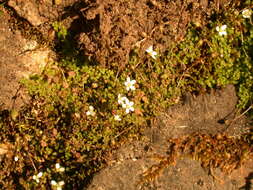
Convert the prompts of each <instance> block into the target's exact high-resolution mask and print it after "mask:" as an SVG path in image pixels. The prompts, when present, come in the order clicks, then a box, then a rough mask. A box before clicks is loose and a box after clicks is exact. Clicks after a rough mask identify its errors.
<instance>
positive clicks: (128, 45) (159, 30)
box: [79, 0, 232, 68]
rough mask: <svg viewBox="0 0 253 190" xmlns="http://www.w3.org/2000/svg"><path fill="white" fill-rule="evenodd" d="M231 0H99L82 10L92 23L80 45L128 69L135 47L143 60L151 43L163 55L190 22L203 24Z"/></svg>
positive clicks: (103, 61) (99, 58) (86, 51)
mask: <svg viewBox="0 0 253 190" xmlns="http://www.w3.org/2000/svg"><path fill="white" fill-rule="evenodd" d="M86 2H90V1H88V0H86ZM92 2H93V1H92ZM231 2H232V1H226V0H223V1H208V0H198V1H196V0H188V1H182V0H176V1H164V0H139V1H135V0H120V1H119V0H107V1H104V0H96V1H95V2H94V3H90V4H89V6H86V7H84V8H82V9H80V11H81V13H82V17H83V18H82V19H83V20H85V22H86V24H89V27H85V28H84V29H83V30H84V31H83V32H82V33H81V34H80V36H79V41H80V45H81V47H82V49H83V50H84V51H83V52H84V54H85V55H87V56H89V57H91V58H93V59H95V60H96V61H98V62H99V63H101V64H103V65H107V66H108V64H110V66H112V65H115V66H118V67H120V68H124V65H125V64H126V63H127V61H128V58H129V54H130V52H131V51H132V50H133V49H137V50H138V53H139V56H140V57H141V59H144V56H143V54H144V53H145V49H147V47H148V46H150V45H153V46H154V48H155V49H157V50H159V53H160V54H163V53H164V52H165V51H166V50H167V49H168V47H169V46H171V45H172V44H173V42H179V41H180V40H182V39H183V38H184V35H185V32H186V29H187V27H188V25H189V23H194V24H196V25H199V26H201V25H202V24H204V23H205V21H206V18H208V17H209V16H210V15H211V13H212V11H213V10H217V9H226V7H228V6H232V3H231ZM111 64H112V65H111Z"/></svg>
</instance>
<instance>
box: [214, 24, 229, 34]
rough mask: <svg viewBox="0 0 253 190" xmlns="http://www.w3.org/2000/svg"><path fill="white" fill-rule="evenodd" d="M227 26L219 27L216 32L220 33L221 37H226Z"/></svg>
mask: <svg viewBox="0 0 253 190" xmlns="http://www.w3.org/2000/svg"><path fill="white" fill-rule="evenodd" d="M226 29H227V25H222V26H217V27H216V31H217V32H219V35H220V36H226V35H227V31H226Z"/></svg>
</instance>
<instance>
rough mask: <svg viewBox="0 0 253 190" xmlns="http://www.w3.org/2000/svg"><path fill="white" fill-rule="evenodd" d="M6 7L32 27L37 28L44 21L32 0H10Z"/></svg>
mask: <svg viewBox="0 0 253 190" xmlns="http://www.w3.org/2000/svg"><path fill="white" fill-rule="evenodd" d="M8 5H9V6H10V7H12V8H13V9H15V11H16V12H17V14H18V15H19V16H20V17H23V18H25V19H26V20H27V21H29V22H30V23H31V24H32V25H33V26H39V25H41V24H43V23H44V22H45V21H46V20H45V18H43V17H41V16H40V14H39V10H38V6H37V3H36V2H35V1H34V0H10V1H9V2H8Z"/></svg>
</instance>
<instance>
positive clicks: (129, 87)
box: [124, 77, 136, 91]
mask: <svg viewBox="0 0 253 190" xmlns="http://www.w3.org/2000/svg"><path fill="white" fill-rule="evenodd" d="M135 83H136V81H135V80H131V79H130V78H129V77H127V81H126V82H125V83H124V84H125V86H126V90H127V91H129V90H135V87H134V84H135Z"/></svg>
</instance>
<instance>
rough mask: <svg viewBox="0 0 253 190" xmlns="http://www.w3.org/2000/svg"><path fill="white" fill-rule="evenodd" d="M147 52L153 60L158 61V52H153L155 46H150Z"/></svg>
mask: <svg viewBox="0 0 253 190" xmlns="http://www.w3.org/2000/svg"><path fill="white" fill-rule="evenodd" d="M146 52H147V53H148V54H149V55H150V56H151V57H152V58H153V59H156V57H157V52H156V51H154V50H153V46H149V47H148V48H147V49H146Z"/></svg>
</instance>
